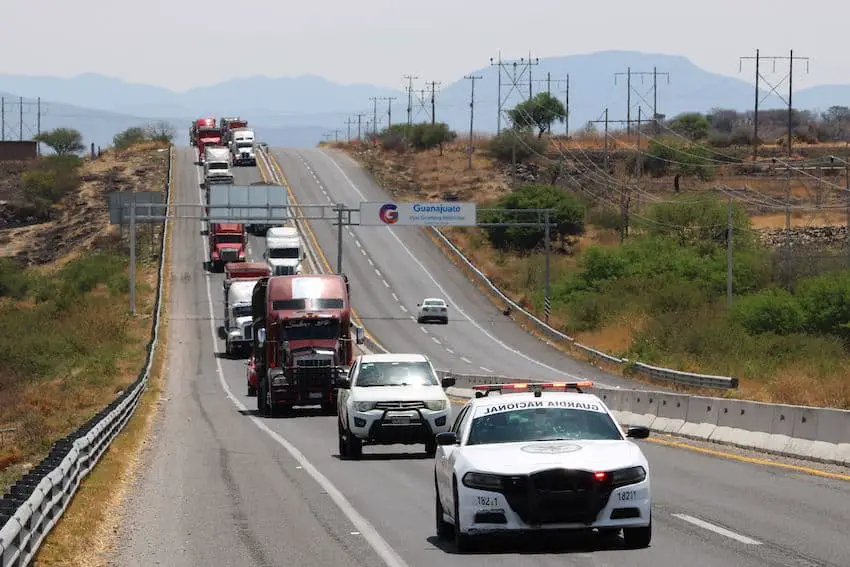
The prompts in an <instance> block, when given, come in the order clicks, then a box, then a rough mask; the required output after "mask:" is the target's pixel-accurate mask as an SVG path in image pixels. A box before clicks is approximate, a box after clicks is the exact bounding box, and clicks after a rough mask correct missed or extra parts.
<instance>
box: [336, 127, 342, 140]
mask: <svg viewBox="0 0 850 567" xmlns="http://www.w3.org/2000/svg"><path fill="white" fill-rule="evenodd" d="M341 132H342V130H340V129H339V128H334V142H339V135H340V133H341Z"/></svg>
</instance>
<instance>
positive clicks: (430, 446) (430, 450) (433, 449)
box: [425, 439, 437, 457]
mask: <svg viewBox="0 0 850 567" xmlns="http://www.w3.org/2000/svg"><path fill="white" fill-rule="evenodd" d="M425 454H427V455H428V456H429V457H433V456H434V455H436V454H437V439H430V440H428V441H425Z"/></svg>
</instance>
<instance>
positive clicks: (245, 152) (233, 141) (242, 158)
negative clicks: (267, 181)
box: [229, 128, 257, 166]
mask: <svg viewBox="0 0 850 567" xmlns="http://www.w3.org/2000/svg"><path fill="white" fill-rule="evenodd" d="M229 144H230V153H231V155H232V156H233V164H234V165H236V166H240V165H251V166H256V165H257V156H256V155H254V131H253V130H251V129H250V128H238V129H236V130H231V131H230V141H229Z"/></svg>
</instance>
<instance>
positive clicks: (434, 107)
mask: <svg viewBox="0 0 850 567" xmlns="http://www.w3.org/2000/svg"><path fill="white" fill-rule="evenodd" d="M428 84H429V85H431V125H432V126H433V125H434V124H436V123H437V102H436V101H437V98H436V94H437V85H441V84H442V83H441V82H439V81H431V82H430V83H428Z"/></svg>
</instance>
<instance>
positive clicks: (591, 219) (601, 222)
mask: <svg viewBox="0 0 850 567" xmlns="http://www.w3.org/2000/svg"><path fill="white" fill-rule="evenodd" d="M587 224H590V225H593V226H596V227H599V228H604V229H607V230H616V231H620V230H622V229H623V226H624V224H625V223H624V219H623V215H622V214H621V213H620V211H617V210H614V209H612V208H609V207H594V208H593V209H590V210H589V211H587Z"/></svg>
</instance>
